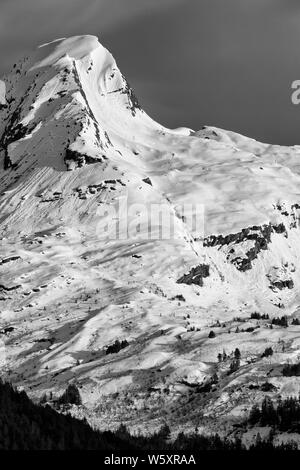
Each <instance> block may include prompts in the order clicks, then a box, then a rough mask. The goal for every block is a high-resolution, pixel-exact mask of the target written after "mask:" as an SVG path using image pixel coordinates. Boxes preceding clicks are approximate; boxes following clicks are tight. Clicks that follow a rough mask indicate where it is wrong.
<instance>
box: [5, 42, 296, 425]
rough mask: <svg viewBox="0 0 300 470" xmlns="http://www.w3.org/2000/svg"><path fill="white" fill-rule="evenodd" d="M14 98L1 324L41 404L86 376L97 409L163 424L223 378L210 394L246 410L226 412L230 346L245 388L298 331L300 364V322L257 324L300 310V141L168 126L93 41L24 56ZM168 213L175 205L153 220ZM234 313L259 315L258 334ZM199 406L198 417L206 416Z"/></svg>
mask: <svg viewBox="0 0 300 470" xmlns="http://www.w3.org/2000/svg"><path fill="white" fill-rule="evenodd" d="M0 103H1V104H0V164H1V169H0V191H1V197H0V208H1V217H0V225H1V227H0V228H1V252H0V274H1V281H0V289H1V292H0V294H1V296H0V312H1V313H0V321H1V324H2V327H3V330H2V338H3V340H4V342H5V346H6V353H7V367H6V369H5V370H4V372H5V374H7V375H8V376H9V377H10V379H11V380H13V381H14V382H16V383H18V384H23V385H24V384H25V386H26V387H27V388H28V389H29V390H31V391H32V394H33V395H34V396H37V397H38V396H40V395H41V394H42V392H43V391H44V390H54V391H55V392H58V391H60V390H62V389H63V388H64V387H65V386H66V384H67V383H68V382H69V381H70V380H75V381H76V382H77V383H78V384H79V385H80V386H81V387H82V395H83V400H84V402H85V404H86V405H87V406H88V407H90V408H91V410H92V411H93V413H94V414H93V416H96V415H97V410H98V412H99V413H101V416H102V419H103V413H104V410H106V411H105V412H107V417H106V419H107V420H110V421H111V420H115V422H119V420H120V419H127V418H128V419H129V420H131V421H133V422H136V423H139V421H143V420H144V419H150V417H151V418H153V419H154V420H155V419H156V418H157V419H159V418H161V408H162V407H164V406H165V410H166V411H165V412H166V414H167V415H168V419H170V420H175V421H176V420H177V421H178V420H179V421H180V419H181V418H180V414H178V407H180V408H181V409H185V408H184V406H185V405H184V406H183V403H188V400H187V402H186V401H185V400H186V399H187V388H188V387H193V386H196V385H197V386H201V384H203V383H205V382H206V381H207V380H208V381H209V380H211V379H210V378H211V377H212V376H213V375H214V373H216V372H217V374H219V376H220V377H219V379H220V385H219V386H217V385H216V384H214V386H215V393H216V396H214V397H213V399H212V403H217V401H216V400H220V401H221V405H220V410H221V411H220V413H221V414H222V413H223V414H224V413H225V412H226V413H227V414H228V410H230V409H231V408H233V407H234V406H235V404H236V402H235V401H232V402H231V401H230V399H229V398H228V400H227V401H226V400H225V402H226V403H227V405H226V406H225V408H224V406H223V401H222V400H223V399H224V393H223V392H224V390H223V389H224V387H227V388H228V387H230V382H229V383H228V381H229V379H226V380H225V382H226V383H225V382H224V383H223V382H222V380H221V378H222V377H223V375H222V374H223V372H222V371H223V369H222V367H223V368H224V364H223V365H222V367H221V369H220V366H219V365H218V364H217V354H218V353H220V352H222V351H223V349H225V350H226V351H227V353H228V355H229V356H230V353H231V352H232V351H233V350H234V349H235V347H239V348H240V349H241V350H242V353H243V357H245V363H243V364H242V367H241V369H240V372H239V373H240V375H241V377H242V380H243V381H244V383H245V384H247V383H248V382H247V381H249V380H250V379H248V378H247V377H248V375H249V374H250V376H251V374H254V375H255V377H259V375H260V374H261V377H262V378H263V379H265V376H266V369H267V368H268V367H267V366H268V364H269V363H268V364H266V362H265V360H262V359H261V358H260V355H261V353H262V352H263V350H264V349H265V347H266V345H268V344H271V345H273V347H274V350H278V356H276V357H275V359H274V360H276V361H277V362H276V364H277V363H280V361H281V360H285V359H284V357H283V358H282V356H280V354H282V341H284V342H285V351H284V353H285V354H286V353H287V351H288V353H289V358H290V359H291V360H297V355H298V351H299V339H298V336H299V327H298V326H289V328H288V329H285V330H284V332H283V331H282V329H280V328H279V327H278V328H277V327H275V328H274V329H273V330H270V328H269V323H268V322H267V321H264V322H263V323H262V324H259V325H258V326H259V327H260V329H259V330H257V328H256V327H257V322H254V321H253V320H251V321H250V320H249V318H250V315H251V313H253V312H254V311H255V310H257V311H259V312H260V313H261V314H266V315H268V316H269V318H270V319H272V317H277V316H282V315H288V316H289V317H290V319H292V318H294V317H297V316H299V313H298V305H300V298H299V295H300V294H299V293H300V276H299V266H300V263H299V256H300V255H299V241H300V238H299V228H298V210H299V208H300V206H299V205H298V204H299V203H300V195H299V192H300V189H299V188H300V174H299V173H300V166H299V163H298V161H299V158H300V147H299V146H295V147H291V148H288V147H279V146H275V145H267V144H261V143H258V142H256V141H254V140H252V139H249V138H246V137H243V136H240V135H238V134H235V133H233V132H228V131H224V130H221V129H217V128H210V127H204V128H203V129H201V130H199V131H197V132H194V131H192V130H191V129H187V128H178V129H174V130H169V129H166V128H164V127H163V126H161V125H159V124H158V123H156V122H154V121H153V120H152V119H151V118H150V117H149V116H147V114H146V113H145V112H144V111H143V110H142V109H141V107H140V106H139V104H138V101H137V99H136V97H135V96H134V93H133V91H132V90H131V88H130V86H129V84H128V82H127V81H126V79H125V78H124V77H123V75H122V74H121V72H120V71H119V69H118V67H117V65H116V62H115V60H114V59H113V57H112V56H111V54H110V53H109V52H108V51H107V50H106V49H105V48H104V47H103V46H102V45H100V44H99V42H98V40H97V38H95V37H93V36H78V37H73V38H69V39H59V40H56V41H54V42H52V43H49V44H45V45H43V46H41V47H40V48H38V49H37V51H36V53H35V54H33V55H32V56H31V57H30V58H25V59H24V60H22V61H21V62H20V63H19V64H15V65H14V67H13V69H12V71H11V73H10V74H8V75H7V76H6V77H4V78H3V81H2V82H1V84H0ZM153 210H154V211H155V210H156V212H154V214H155V215H156V216H157V210H160V211H161V212H162V215H161V216H160V217H154V218H152V220H151V223H150V222H149V214H151V211H153ZM195 221H196V222H197V223H196V224H195ZM136 227H138V230H136ZM149 227H150V228H151V236H149ZM170 227H171V229H172V230H171V236H170V235H169V232H170ZM236 317H241V318H244V319H245V320H246V319H247V321H250V324H249V325H248V329H249V331H245V332H243V333H242V336H240V335H238V334H235V333H233V332H234V331H235V330H236V328H237V324H236V321H235V320H234V319H235V318H236ZM253 323H254V325H253ZM212 325H214V327H213V326H212ZM212 328H213V329H214V330H215V332H216V333H217V336H216V338H215V339H214V340H213V341H212V340H211V339H209V338H208V333H209V331H210V330H211V329H212ZM251 328H254V330H253V329H252V331H251ZM125 339H126V340H127V341H128V343H129V344H128V345H127V346H126V347H125V348H124V349H122V350H121V351H120V352H118V353H117V354H106V349H107V347H108V346H109V345H111V344H113V343H114V342H115V341H116V340H120V341H121V340H125ZM246 358H248V359H246ZM254 359H255V361H257V362H255V371H253V370H252V366H251V364H252V363H253V361H254ZM247 361H248V362H247ZM270 367H271V366H270ZM247 374H248V375H247ZM225 375H226V374H225ZM279 376H280V374H279ZM233 379H234V380H236V378H235V376H233ZM278 380H279V382H280V384H281V385H280V387H284V386H285V385H284V384H282V383H281V382H282V381H281V379H278ZM233 387H235V385H234V384H233ZM291 389H292V391H294V392H295V393H296V392H297V391H298V390H299V382H297V379H296V381H295V383H294V385H293V386H292V387H291ZM128 390H129V391H130V394H131V396H132V397H135V399H136V400H137V402H136V403H135V404H133V405H132V404H131V403H129V404H128V402H127V401H126V400H127V398H126V397H127V395H126V394H127V391H128ZM280 390H281V389H280ZM280 390H279V391H280ZM281 391H282V390H281ZM112 393H118V394H119V395H118V397H119V398H118V399H117V398H116V396H113V398H111V397H112V395H111V394H112ZM226 393H227V392H225V396H226ZM248 395H249V394H247V393H246V394H245V397H244V400H245V401H246V402H247V403H248V402H249V396H248ZM242 396H244V395H243V394H242ZM178 397H180V398H178ZM230 397H231V395H230ZM195 399H196V403H195V404H197V403H198V401H199V400H200V403H201V406H202V407H204V409H206V410H208V411H207V412H208V413H210V406H211V404H210V403H206V401H205V400H204V399H203V396H202V395H201V393H200V395H199V396H198V395H197V397H196V398H195ZM139 400H140V402H139ZM203 400H204V401H203ZM103 403H104V404H103ZM116 406H117V408H116V409H115V408H114V407H116ZM186 406H187V408H186V410H187V411H186V415H187V416H183V417H182V422H184V423H186V422H189V421H193V420H197V419H200V418H198V415H197V413H196V415H194V414H193V415H192V413H191V410H190V411H189V406H190V405H186ZM197 406H198V405H197ZM222 406H223V407H222ZM132 407H133V408H132ZM141 407H143V410H144V411H143V413H144V415H143V414H142V413H141V410H140V408H141ZM205 407H206V408H205ZM173 409H174V410H175V411H174V413H175V414H174V415H173V414H172V413H173V411H172V410H173ZM99 410H100V411H99ZM133 410H136V411H137V417H135V415H134V412H133ZM147 410H148V411H147ZM176 410H177V411H176ZM224 410H225V411H224ZM123 411H124V414H122V413H123ZM126 413H127V414H126ZM226 413H225V414H226ZM126 417H127V418H126ZM91 419H92V418H91ZM93 419H94V418H93ZM103 422H104V424H103V425H108V421H105V419H104V421H103Z"/></svg>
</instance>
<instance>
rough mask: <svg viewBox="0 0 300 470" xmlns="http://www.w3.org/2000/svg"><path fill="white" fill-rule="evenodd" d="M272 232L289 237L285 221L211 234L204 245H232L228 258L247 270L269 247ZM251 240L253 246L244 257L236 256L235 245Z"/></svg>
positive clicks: (240, 269)
mask: <svg viewBox="0 0 300 470" xmlns="http://www.w3.org/2000/svg"><path fill="white" fill-rule="evenodd" d="M272 233H279V234H283V235H284V236H285V237H288V234H287V230H286V228H285V226H284V224H283V223H280V224H278V225H273V224H271V223H270V224H268V225H262V226H260V227H258V226H253V227H247V228H245V229H242V230H241V231H240V232H237V233H233V234H229V235H226V236H223V235H219V236H215V235H211V236H209V237H207V238H205V239H204V246H205V247H218V246H220V247H223V246H225V245H227V246H229V245H230V250H229V254H228V256H227V259H228V260H229V259H230V262H231V263H232V264H234V266H235V267H236V268H237V269H238V270H239V271H247V270H249V269H251V268H252V261H253V260H255V259H257V257H258V255H259V253H260V252H261V251H262V250H267V249H268V245H269V243H270V242H271V235H272ZM250 240H251V241H253V247H251V248H250V250H248V251H247V252H246V253H245V255H244V257H243V258H241V257H239V256H238V257H234V254H235V246H239V244H241V243H243V242H245V241H250Z"/></svg>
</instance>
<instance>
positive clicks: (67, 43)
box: [32, 35, 108, 69]
mask: <svg viewBox="0 0 300 470" xmlns="http://www.w3.org/2000/svg"><path fill="white" fill-rule="evenodd" d="M95 50H98V54H100V55H107V54H108V51H107V50H106V49H105V48H104V47H103V46H102V45H101V44H100V43H99V41H98V38H97V37H96V36H92V35H83V36H72V37H69V38H60V39H55V40H54V41H51V42H48V43H45V44H42V45H40V46H39V47H38V50H37V57H36V58H37V63H36V64H35V65H34V66H33V67H32V69H34V68H38V67H46V66H50V65H54V64H56V63H57V62H59V60H60V59H63V58H65V57H69V58H70V59H73V60H82V59H84V58H85V57H87V56H90V54H91V53H93V52H94V51H95Z"/></svg>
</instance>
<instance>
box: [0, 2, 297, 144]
mask: <svg viewBox="0 0 300 470" xmlns="http://www.w3.org/2000/svg"><path fill="white" fill-rule="evenodd" d="M299 25H300V0H0V75H2V74H3V73H5V71H6V70H8V69H9V68H10V67H11V65H12V64H13V63H14V62H15V60H16V59H18V58H20V57H21V56H23V55H25V54H26V53H28V52H29V51H30V49H31V48H32V47H35V46H36V45H38V44H41V43H43V42H47V41H50V40H52V39H55V38H58V37H62V36H70V35H76V34H95V35H97V36H98V37H99V38H100V41H101V42H102V43H103V45H105V46H106V47H107V48H108V49H109V50H110V51H111V52H112V53H113V55H114V57H115V58H116V60H117V62H118V65H119V67H120V69H121V71H122V72H123V73H124V74H125V75H126V77H127V79H128V81H129V82H130V84H131V85H132V87H133V88H134V90H135V92H136V94H137V96H138V98H139V100H140V102H141V104H142V106H143V107H144V109H145V110H146V111H147V112H148V113H149V114H150V115H151V116H152V117H153V118H154V119H156V120H158V121H159V122H161V123H162V124H164V125H166V126H168V127H178V126H188V127H192V128H193V129H199V128H200V127H201V126H202V125H204V124H207V125H215V126H218V127H223V128H226V129H230V130H234V131H237V132H241V133H244V134H246V135H249V136H251V137H254V138H256V139H259V140H262V141H266V142H269V143H278V144H288V145H293V144H300V132H299V122H300V119H299V116H300V105H299V106H295V105H293V104H292V103H291V93H292V91H291V83H292V82H293V81H294V80H300V26H299Z"/></svg>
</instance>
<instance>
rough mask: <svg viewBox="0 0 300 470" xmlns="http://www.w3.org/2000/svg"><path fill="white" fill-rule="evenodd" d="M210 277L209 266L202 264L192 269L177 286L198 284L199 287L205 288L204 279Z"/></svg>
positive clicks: (179, 280)
mask: <svg viewBox="0 0 300 470" xmlns="http://www.w3.org/2000/svg"><path fill="white" fill-rule="evenodd" d="M208 276H209V265H208V264H200V265H199V266H196V267H195V268H192V269H191V271H190V272H189V273H188V274H184V275H183V276H182V277H181V278H179V279H178V281H177V284H196V285H197V286H200V287H202V286H203V279H204V278H206V277H208Z"/></svg>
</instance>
